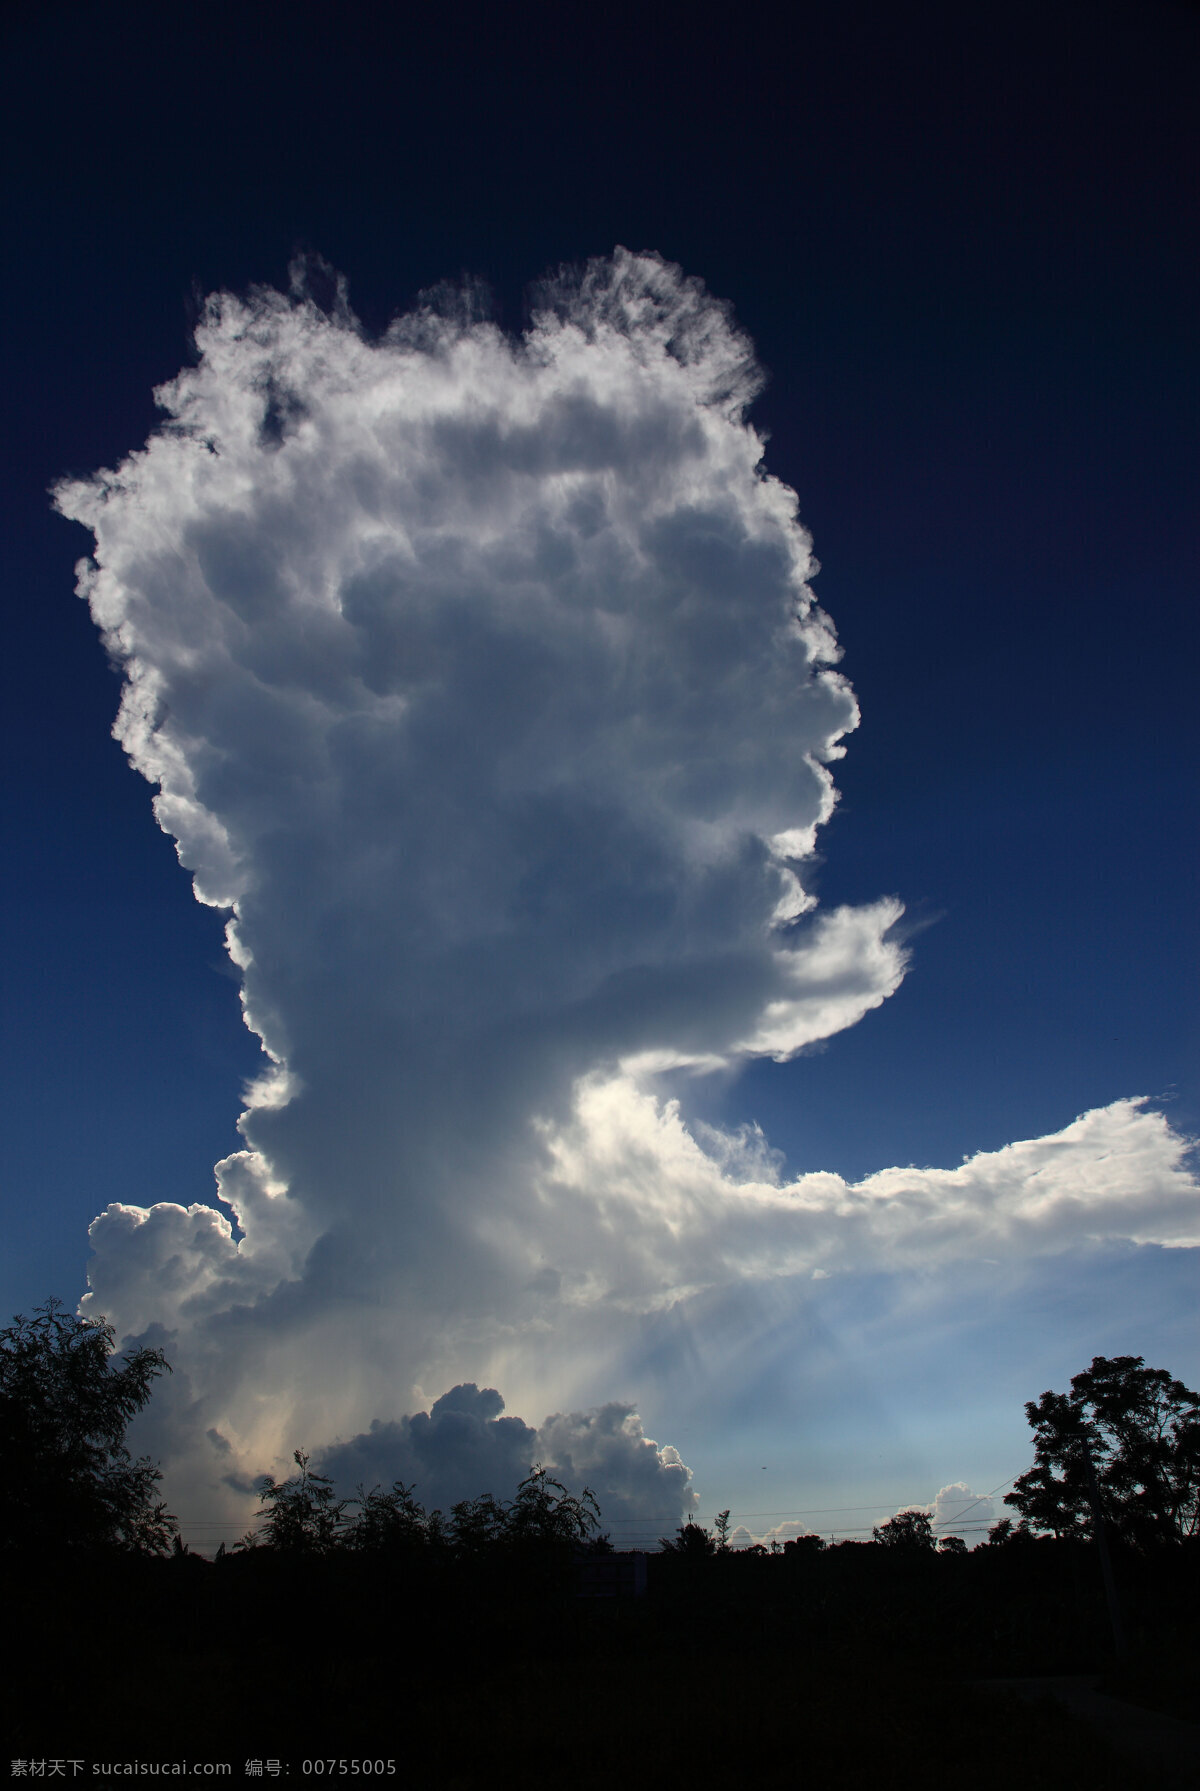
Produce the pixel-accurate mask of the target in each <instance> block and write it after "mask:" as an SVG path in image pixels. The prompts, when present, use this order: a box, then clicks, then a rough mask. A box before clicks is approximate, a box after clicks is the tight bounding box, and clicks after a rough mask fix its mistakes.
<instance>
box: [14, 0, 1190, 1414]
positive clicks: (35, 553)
mask: <svg viewBox="0 0 1200 1791" xmlns="http://www.w3.org/2000/svg"><path fill="white" fill-rule="evenodd" d="M785 16H786V22H785V23H781V22H780V21H781V20H782V19H784V18H785ZM1198 25H1200V17H1198V15H1197V12H1196V10H1195V8H1194V7H1189V6H1184V5H1181V4H1172V3H1169V0H1150V3H1149V4H1133V3H1130V4H1113V3H1111V0H1106V3H1101V4H1087V5H1084V4H1081V3H1068V4H1046V3H1045V0H1041V3H1040V4H1037V5H1030V4H1016V5H1009V6H1006V7H1004V8H1002V9H1000V8H993V9H987V10H984V11H981V9H978V8H969V7H963V6H948V5H940V4H933V5H928V4H923V5H920V6H916V5H912V6H891V5H889V6H886V7H884V6H880V5H874V4H871V5H862V6H843V7H833V6H825V7H813V6H806V5H800V6H797V7H796V8H794V9H792V10H791V11H790V12H789V13H788V14H787V15H781V14H779V13H778V12H777V11H775V9H767V8H765V7H763V8H754V7H752V8H749V9H742V10H741V11H740V12H738V13H736V14H731V13H730V12H729V11H728V9H716V8H713V9H709V10H706V9H700V10H694V11H693V12H692V13H691V14H690V15H688V18H687V22H686V26H682V25H681V23H680V15H679V14H678V13H677V12H676V11H675V10H674V9H666V8H663V9H660V10H657V11H656V10H655V9H653V8H652V9H650V11H649V13H647V11H646V10H645V9H644V8H640V7H639V8H632V7H629V8H622V7H619V6H618V7H610V8H604V9H592V10H590V11H589V10H586V9H563V8H560V7H553V8H551V7H541V6H529V7H526V8H523V9H517V10H513V9H499V8H495V7H479V6H470V5H469V6H466V7H460V8H456V9H453V10H450V11H447V10H445V9H426V8H421V9H417V8H402V9H397V10H394V11H392V12H391V13H389V14H386V15H385V14H383V13H380V12H379V11H378V9H375V8H365V7H364V8H357V9H350V16H349V17H346V16H344V15H336V16H335V15H334V14H331V13H328V14H325V15H323V16H322V17H320V18H319V19H318V18H317V17H316V16H315V15H313V16H308V15H301V14H297V13H296V12H295V11H294V10H292V9H284V8H277V7H272V6H264V7H260V8H256V9H254V10H253V12H252V13H249V14H248V13H247V12H246V11H245V10H244V9H235V8H231V7H229V8H221V7H215V8H214V7H211V6H206V7H203V8H200V7H184V8H173V9H170V12H169V16H168V14H167V13H161V14H160V16H158V17H155V16H153V15H152V14H150V13H149V12H147V11H143V10H142V9H133V8H128V9H122V8H119V7H118V8H117V9H116V10H115V11H112V10H108V11H105V10H98V9H95V8H90V7H88V8H85V7H82V6H80V7H73V6H65V5H53V4H51V5H47V6H44V7H41V8H38V9H36V10H33V11H28V12H27V13H26V14H25V15H24V16H23V17H21V18H20V19H19V20H17V21H16V22H15V23H12V22H10V23H9V24H8V25H7V26H6V27H5V32H4V35H5V39H6V45H5V56H4V58H3V60H4V66H5V68H6V71H7V72H6V74H5V76H4V82H5V91H4V103H3V129H4V133H5V138H6V150H5V166H6V173H5V181H6V216H7V218H8V225H7V235H8V245H9V251H10V270H11V271H10V275H9V278H8V281H7V282H6V285H5V289H4V295H3V303H4V308H5V313H6V316H5V330H4V347H5V353H6V357H7V363H8V364H7V369H6V377H5V399H6V403H7V408H8V418H7V426H6V429H5V432H4V439H5V449H4V452H5V456H6V469H5V479H4V503H5V528H4V550H3V551H4V604H5V616H6V632H7V649H8V650H7V652H6V653H5V655H4V658H3V663H2V665H0V677H2V678H3V704H2V707H0V715H2V720H3V727H4V730H5V748H6V750H5V754H4V779H5V805H4V830H5V839H4V854H5V863H6V866H7V875H6V878H5V883H4V894H3V901H4V907H5V932H4V937H5V948H4V977H5V1032H4V1039H3V1086H4V1091H5V1099H6V1103H7V1106H8V1121H7V1125H6V1127H5V1131H4V1146H3V1151H2V1153H0V1173H2V1177H3V1180H2V1184H0V1185H2V1187H3V1196H4V1200H5V1203H6V1209H7V1234H8V1239H9V1249H8V1251H6V1253H5V1267H4V1272H3V1284H2V1287H0V1295H2V1298H3V1302H4V1304H5V1307H6V1309H9V1310H11V1309H13V1308H14V1307H16V1306H18V1305H19V1306H22V1307H25V1308H27V1307H28V1306H29V1305H31V1304H32V1303H33V1302H34V1301H35V1300H36V1299H38V1298H39V1297H41V1296H42V1295H43V1294H44V1293H45V1292H47V1291H51V1290H53V1291H56V1292H58V1293H60V1294H61V1295H63V1296H64V1297H66V1298H68V1299H72V1298H74V1297H75V1295H76V1294H77V1292H78V1291H80V1287H81V1278H82V1273H83V1267H84V1259H85V1242H86V1240H85V1229H86V1225H87V1222H88V1220H90V1218H91V1217H92V1216H93V1214H94V1213H95V1212H96V1211H98V1210H99V1209H100V1207H101V1206H103V1205H104V1204H105V1203H106V1202H107V1201H109V1200H113V1199H127V1200H132V1201H135V1202H143V1203H144V1202H149V1201H153V1200H156V1199H172V1200H180V1201H183V1202H184V1203H185V1204H186V1203H187V1202H189V1201H192V1200H204V1199H207V1198H208V1197H209V1193H210V1189H211V1165H212V1163H213V1160H214V1158H215V1157H217V1156H219V1155H221V1154H223V1153H224V1152H225V1151H227V1150H229V1149H231V1148H233V1147H234V1146H235V1143H236V1135H235V1132H234V1123H233V1122H234V1118H235V1116H236V1111H237V1104H238V1091H239V1086H240V1082H241V1080H242V1078H243V1077H244V1076H246V1075H248V1074H250V1073H252V1072H253V1071H254V1069H255V1067H256V1064H257V1061H258V1060H257V1050H256V1047H255V1043H254V1041H253V1040H252V1039H251V1038H250V1037H249V1035H248V1034H247V1033H246V1032H245V1030H244V1029H243V1027H242V1025H241V1022H240V1018H239V1014H238V1010H237V1001H236V984H235V982H234V981H233V979H232V977H231V976H230V974H229V971H228V967H227V966H226V965H225V962H224V958H223V953H222V951H221V945H220V921H219V918H218V917H217V916H216V915H215V914H213V913H212V912H210V911H206V910H202V909H200V908H198V907H197V906H196V904H195V903H194V902H193V900H192V897H191V894H190V890H189V887H188V881H187V878H186V877H185V876H184V875H183V874H182V873H181V872H180V870H179V869H178V866H177V865H176V862H175V859H174V853H173V850H172V848H171V845H170V843H169V842H168V841H167V840H166V839H165V838H164V837H163V835H162V834H160V833H159V832H158V831H157V829H156V828H155V826H154V824H153V820H152V817H151V814H150V810H149V804H148V801H147V796H146V791H145V787H144V785H143V784H142V783H141V781H140V780H139V779H138V778H137V777H135V776H134V775H133V774H132V773H131V772H130V771H129V770H128V769H127V767H126V766H125V763H124V760H123V757H122V755H121V753H120V751H119V749H118V748H117V747H116V746H115V745H114V744H113V743H112V742H111V740H110V739H109V738H108V730H109V727H110V725H111V721H112V717H113V713H114V711H115V706H116V700H117V694H118V690H117V682H116V679H115V677H114V675H113V674H112V672H111V671H110V670H109V669H108V668H107V666H106V665H105V662H104V658H103V654H102V650H101V648H100V646H99V643H98V641H97V638H96V635H95V632H94V629H93V627H92V624H91V622H90V620H89V618H88V616H87V614H86V611H85V609H84V606H83V605H82V604H81V603H80V602H79V601H78V600H77V599H76V597H75V596H74V595H73V592H72V585H73V574H72V565H73V562H74V560H75V558H76V557H77V556H78V555H80V554H81V553H83V552H85V551H87V546H88V543H87V539H86V537H85V535H84V534H83V532H82V531H81V530H79V529H78V528H75V527H73V526H71V525H68V524H66V523H65V522H63V521H61V520H60V519H58V518H57V517H55V516H53V515H52V514H51V512H50V508H49V503H48V499H47V495H46V494H47V488H48V487H49V485H50V484H51V483H52V481H54V480H55V479H57V478H59V477H61V476H62V475H63V474H65V473H70V472H79V473H86V472H90V471H91V470H92V469H94V468H95V467H97V466H99V465H103V464H109V465H111V464H113V463H115V462H116V461H117V460H118V459H119V458H120V457H121V456H123V455H124V454H125V453H126V452H128V451H129V450H130V449H131V448H133V447H135V446H137V445H138V444H140V443H141V442H142V441H143V440H144V438H145V436H146V433H147V431H148V430H149V428H150V427H152V425H153V422H154V417H155V413H154V410H153V405H152V400H151V395H150V394H151V388H152V387H153V386H154V385H155V384H156V383H157V382H159V381H161V380H163V379H165V378H168V377H170V376H172V375H173V374H174V373H175V372H176V370H177V369H178V367H179V366H180V365H181V363H182V362H183V361H184V360H185V359H186V358H187V355H188V332H189V326H190V322H191V320H192V319H193V318H194V317H195V315H196V307H197V302H198V297H199V296H200V295H202V294H204V293H206V292H208V291H210V290H212V289H214V288H218V287H230V288H233V289H245V288H246V287H247V286H248V285H249V284H251V283H252V282H255V281H263V282H269V283H274V284H281V283H282V282H283V281H284V279H285V275H286V266H287V262H288V259H289V257H290V256H291V255H292V254H293V252H294V251H295V250H296V249H297V248H310V249H313V250H316V251H319V253H320V254H322V255H323V256H325V257H327V258H328V260H329V261H330V262H331V263H332V264H333V265H334V266H336V267H337V268H339V269H341V270H343V271H344V272H345V273H346V275H347V276H348V277H349V280H350V290H351V299H352V302H353V303H354V305H355V307H356V309H357V310H358V312H359V314H360V316H361V317H362V318H363V319H364V321H365V322H366V323H367V324H368V326H382V325H383V324H384V323H385V322H386V321H387V319H388V317H389V315H390V314H391V313H392V312H394V311H395V310H398V309H400V308H401V307H403V306H404V305H406V304H407V303H409V302H410V301H411V299H412V298H413V296H414V294H415V293H416V292H417V291H418V290H419V289H420V288H422V287H426V286H429V285H430V284H432V283H433V282H435V281H437V280H439V279H442V278H445V277H451V278H454V277H457V276H459V275H460V274H461V273H463V272H466V273H469V274H472V275H476V276H478V277H480V278H482V279H483V280H485V281H486V282H488V283H489V284H490V285H491V287H492V290H493V293H494V295H495V301H496V305H497V309H498V314H499V317H500V320H501V321H502V322H503V323H505V324H506V325H508V326H511V327H514V328H519V327H520V325H521V324H522V322H523V320H524V317H525V314H526V313H525V303H526V301H525V296H524V294H525V288H526V284H527V282H529V281H530V280H533V279H536V278H537V277H538V276H539V275H541V274H542V273H543V272H544V271H545V270H547V269H548V268H550V267H552V266H554V265H555V264H557V263H560V262H563V261H568V260H573V259H578V258H582V257H586V256H589V255H593V254H599V253H603V252H606V251H607V250H609V249H611V247H612V246H613V245H614V244H615V243H617V242H621V243H624V244H627V245H628V246H629V247H631V248H633V249H642V248H652V249H655V250H657V251H659V252H660V253H661V254H663V255H664V256H666V257H667V258H669V259H671V260H674V261H677V262H678V263H680V264H681V265H682V266H683V267H684V268H685V269H686V270H687V271H688V272H689V273H694V274H698V275H700V276H702V277H703V279H704V280H705V281H706V282H707V284H708V286H709V288H710V289H711V290H712V291H713V292H715V293H716V294H718V295H720V296H721V297H723V298H727V299H728V300H729V301H730V302H731V303H732V304H733V306H734V308H735V311H736V314H737V317H738V320H739V321H740V323H741V324H742V325H743V326H744V327H745V328H746V329H747V330H748V331H749V332H750V334H751V335H752V337H753V338H754V340H755V342H756V345H757V348H758V351H759V354H760V356H761V358H762V360H763V362H764V363H765V365H766V367H767V369H768V370H769V373H770V384H769V385H768V387H767V390H766V392H765V394H764V396H763V397H762V399H760V400H759V402H758V404H757V405H756V407H755V410H754V413H753V415H754V417H755V419H756V420H757V421H758V422H759V424H760V425H762V426H765V427H766V428H767V429H769V431H770V434H771V442H770V446H769V449H768V464H769V466H770V469H771V471H772V472H774V473H775V474H777V475H778V476H779V477H781V478H783V479H784V480H786V481H787V482H788V483H790V484H791V485H793V486H794V487H795V489H796V491H797V492H798V493H799V497H800V507H801V516H802V519H803V520H804V522H805V523H806V525H807V526H808V527H809V528H810V529H811V531H812V533H813V536H814V541H815V546H816V551H817V554H818V556H819V557H820V559H821V561H822V563H823V567H824V570H823V572H822V574H821V576H820V579H819V581H818V587H817V589H818V595H819V597H820V599H821V601H822V603H823V604H824V605H825V606H826V607H827V608H828V609H829V611H830V613H831V614H832V616H833V618H834V620H835V622H836V624H837V627H838V631H839V634H840V637H841V640H842V643H843V645H844V648H845V659H844V662H843V669H844V670H845V671H846V673H847V674H848V676H849V677H850V679H851V680H852V682H853V684H854V687H855V689H856V692H857V694H858V697H859V700H860V703H861V706H862V710H863V724H862V727H861V729H860V731H859V732H858V734H857V735H855V736H854V737H852V738H851V740H850V743H849V752H848V756H847V757H846V759H845V760H844V761H843V762H842V763H841V764H840V765H839V766H838V767H837V781H838V784H839V787H840V789H841V791H842V805H841V809H840V812H839V813H838V815H837V816H836V818H835V819H834V821H833V822H832V824H831V825H830V826H829V827H828V829H827V830H826V831H825V833H824V834H823V836H822V851H823V855H824V857H825V860H826V863H825V866H824V868H823V870H822V872H821V876H820V880H819V883H818V889H819V893H820V895H821V898H822V902H823V903H825V904H832V903H835V902H838V901H850V902H864V901H870V900H872V899H874V898H875V897H877V896H879V895H882V894H896V895H899V896H900V897H901V898H902V899H903V901H904V902H905V903H906V904H907V906H908V911H909V920H910V922H912V923H913V924H914V935H913V941H912V949H913V966H912V969H911V971H910V973H909V976H908V978H907V980H906V981H905V983H904V985H903V987H902V988H901V990H900V991H899V992H898V993H897V994H896V995H895V996H894V997H893V998H892V999H891V1000H890V1001H888V1002H887V1003H886V1004H885V1005H884V1007H883V1008H882V1009H881V1010H879V1011H878V1012H876V1013H874V1014H871V1015H869V1016H868V1017H867V1019H866V1020H864V1021H863V1022H862V1023H861V1024H860V1025H859V1026H858V1027H856V1028H854V1029H853V1030H852V1031H850V1032H848V1033H844V1034H841V1035H839V1036H838V1037H836V1038H835V1039H833V1040H832V1041H831V1042H830V1044H829V1045H828V1047H827V1048H825V1049H824V1050H822V1051H821V1052H819V1053H818V1054H816V1055H813V1056H810V1057H803V1058H801V1059H799V1060H798V1061H797V1062H795V1063H793V1064H791V1065H789V1066H784V1067H780V1066H776V1065H773V1064H770V1063H761V1064H758V1065H757V1066H755V1067H753V1068H751V1069H750V1070H748V1071H747V1072H746V1073H745V1074H744V1076H743V1077H742V1079H741V1080H740V1082H739V1083H738V1084H737V1085H736V1087H735V1088H734V1089H732V1090H731V1091H730V1092H729V1093H728V1094H727V1095H725V1096H724V1097H723V1099H721V1100H720V1101H718V1097H717V1096H715V1095H714V1103H716V1104H717V1107H718V1110H719V1112H720V1113H721V1114H722V1115H723V1116H724V1117H725V1118H726V1119H731V1118H732V1119H741V1118H746V1117H753V1118H757V1119H759V1120H760V1121H761V1122H762V1124H763V1126H764V1128H765V1130H766V1132H767V1134H768V1136H769V1137H770V1139H771V1141H772V1143H773V1144H775V1145H776V1146H778V1147H780V1148H782V1149H783V1150H784V1151H785V1152H786V1153H787V1155H788V1159H789V1163H790V1164H791V1165H792V1166H793V1167H794V1168H797V1169H801V1168H805V1169H807V1168H832V1169H837V1170H839V1171H842V1172H844V1173H846V1174H847V1175H858V1174H861V1173H864V1172H868V1171H871V1170H875V1169H878V1168H881V1167H884V1166H886V1165H888V1164H905V1163H909V1162H915V1163H927V1164H937V1165H946V1166H951V1165H953V1164H955V1163H957V1162H958V1161H959V1159H960V1158H961V1157H962V1155H963V1154H964V1153H969V1152H972V1151H975V1150H980V1149H984V1150H993V1149H996V1148H998V1147H1000V1146H1002V1145H1003V1144H1005V1143H1007V1142H1009V1141H1011V1140H1014V1139H1018V1138H1023V1137H1033V1136H1037V1135H1039V1134H1042V1133H1046V1132H1052V1131H1055V1130H1057V1129H1058V1128H1060V1127H1061V1126H1063V1125H1065V1124H1067V1123H1068V1122H1069V1121H1070V1120H1071V1119H1072V1118H1073V1117H1074V1116H1075V1114H1076V1113H1078V1112H1080V1111H1082V1110H1083V1109H1085V1108H1091V1107H1097V1106H1101V1105H1104V1104H1105V1103H1108V1102H1110V1101H1112V1100H1115V1099H1117V1098H1119V1097H1122V1096H1129V1095H1140V1094H1150V1095H1165V1094H1169V1095H1170V1096H1171V1097H1172V1103H1173V1104H1172V1106H1171V1108H1170V1113H1171V1116H1172V1121H1173V1123H1174V1124H1175V1125H1177V1126H1179V1127H1180V1128H1182V1129H1184V1130H1195V1129H1196V1128H1197V1127H1198V1126H1200V1035H1198V1029H1197V1021H1196V972H1197V934H1196V922H1195V894H1196V838H1195V821H1196V766H1197V762H1198V758H1200V754H1198V752H1197V747H1198V745H1200V741H1198V739H1197V734H1198V731H1200V720H1198V718H1200V704H1198V703H1197V702H1196V698H1195V683H1196V665H1197V645H1198V627H1197V620H1196V603H1195V593H1196V573H1197V555H1196V545H1195V540H1196V530H1195V518H1196V512H1197V505H1196V499H1197V486H1196V439H1195V418H1196V416H1197V402H1196V401H1197V390H1196V386H1197V349H1196V335H1195V318H1196V314H1197V298H1198V297H1200V294H1198V292H1197V262H1196V243H1197V229H1196V227H1197V222H1198V220H1197V206H1196V169H1197V166H1198V165H1200V164H1198V161H1197V154H1196V151H1197V143H1196V135H1197V132H1196V107H1195V93H1196V74H1197V53H1196V52H1197V36H1198ZM924 923H928V924H924ZM1032 1390H1033V1389H1030V1391H1032Z"/></svg>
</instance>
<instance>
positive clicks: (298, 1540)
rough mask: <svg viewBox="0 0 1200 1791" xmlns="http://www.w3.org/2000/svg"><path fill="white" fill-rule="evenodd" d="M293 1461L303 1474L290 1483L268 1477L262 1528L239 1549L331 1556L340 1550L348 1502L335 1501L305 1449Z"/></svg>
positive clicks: (262, 1491) (325, 1478) (262, 1499)
mask: <svg viewBox="0 0 1200 1791" xmlns="http://www.w3.org/2000/svg"><path fill="white" fill-rule="evenodd" d="M292 1459H293V1460H294V1461H295V1463H296V1466H297V1467H298V1468H299V1470H300V1472H299V1473H298V1474H293V1475H292V1477H291V1479H290V1480H276V1479H275V1478H274V1476H273V1475H271V1474H268V1475H266V1477H265V1479H264V1482H263V1485H262V1486H261V1487H260V1488H259V1494H258V1497H259V1502H260V1503H261V1505H262V1506H263V1511H262V1513H261V1514H260V1528H259V1529H258V1530H252V1531H249V1532H248V1533H247V1534H246V1535H245V1536H243V1538H242V1540H241V1543H240V1544H239V1547H241V1548H271V1549H276V1550H278V1551H279V1552H280V1553H281V1554H289V1555H327V1554H329V1553H331V1552H332V1550H333V1549H335V1548H336V1547H337V1546H338V1544H339V1542H340V1541H341V1539H342V1530H343V1527H344V1526H343V1513H344V1512H345V1509H346V1505H347V1503H348V1501H347V1500H345V1499H338V1498H335V1497H334V1491H333V1483H332V1481H331V1480H330V1479H329V1477H328V1476H327V1475H325V1474H314V1473H313V1472H312V1470H311V1469H310V1468H309V1465H308V1456H307V1455H306V1454H305V1453H304V1451H303V1450H302V1449H297V1450H296V1451H295V1453H294V1455H293V1457H292Z"/></svg>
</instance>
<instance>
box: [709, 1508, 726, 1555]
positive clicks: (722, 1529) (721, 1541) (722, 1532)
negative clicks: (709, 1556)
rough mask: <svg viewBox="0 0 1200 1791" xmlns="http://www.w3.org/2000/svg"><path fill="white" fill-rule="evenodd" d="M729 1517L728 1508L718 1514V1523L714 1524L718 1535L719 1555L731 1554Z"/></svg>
mask: <svg viewBox="0 0 1200 1791" xmlns="http://www.w3.org/2000/svg"><path fill="white" fill-rule="evenodd" d="M729 1515H730V1514H729V1507H728V1506H726V1507H725V1509H724V1511H718V1512H717V1516H716V1522H715V1523H714V1524H713V1529H714V1530H715V1531H716V1534H717V1553H718V1554H719V1555H727V1554H728V1553H729Z"/></svg>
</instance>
